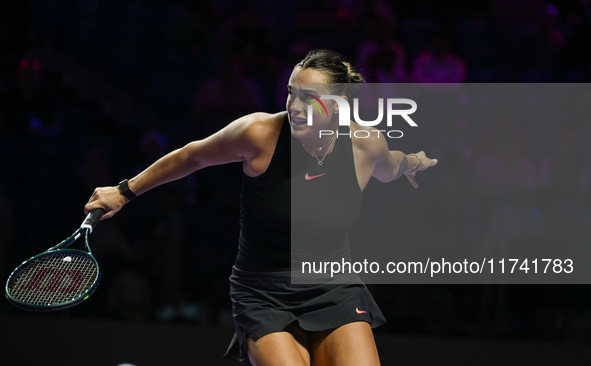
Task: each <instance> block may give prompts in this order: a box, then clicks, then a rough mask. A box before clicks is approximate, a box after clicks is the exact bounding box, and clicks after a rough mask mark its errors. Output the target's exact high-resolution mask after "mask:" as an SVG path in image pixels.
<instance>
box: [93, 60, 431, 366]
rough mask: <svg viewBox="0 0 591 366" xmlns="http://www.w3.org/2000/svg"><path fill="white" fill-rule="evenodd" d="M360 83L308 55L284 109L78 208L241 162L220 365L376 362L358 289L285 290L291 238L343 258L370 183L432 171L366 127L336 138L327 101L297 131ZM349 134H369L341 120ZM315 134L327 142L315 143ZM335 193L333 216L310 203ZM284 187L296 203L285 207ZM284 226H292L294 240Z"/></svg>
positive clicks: (254, 118) (200, 144) (339, 66)
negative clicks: (341, 201) (228, 337)
mask: <svg viewBox="0 0 591 366" xmlns="http://www.w3.org/2000/svg"><path fill="white" fill-rule="evenodd" d="M360 82H363V77H362V76H361V75H359V74H358V73H356V72H355V70H354V69H353V68H352V67H351V66H350V65H349V64H348V63H347V62H345V61H344V60H343V58H342V56H341V55H339V54H337V53H335V52H331V51H325V50H319V51H312V52H310V53H309V54H308V55H307V56H306V58H304V60H303V61H302V62H300V63H299V64H298V65H296V66H295V68H294V70H293V73H292V75H291V77H290V79H289V84H288V86H287V88H288V91H289V97H288V100H287V112H281V113H277V114H267V113H255V114H251V115H247V116H244V117H242V118H240V119H238V120H236V121H234V122H232V123H230V124H229V125H228V126H226V127H225V128H223V129H222V130H221V131H219V132H217V133H215V134H213V135H212V136H210V137H208V138H206V139H204V140H201V141H195V142H191V143H189V144H188V145H186V146H184V147H182V148H180V149H178V150H176V151H173V152H171V153H169V154H168V155H166V156H164V157H163V158H161V159H160V160H158V161H156V162H155V163H154V164H153V165H152V166H150V167H149V168H147V169H146V170H144V171H143V172H141V173H140V174H138V175H137V176H136V177H134V178H132V179H130V180H129V182H125V181H124V182H123V183H122V184H120V186H119V187H103V188H97V189H96V190H95V192H94V193H93V195H92V197H91V199H90V201H89V203H88V204H87V205H86V207H85V210H86V211H87V212H88V211H90V210H92V209H94V208H98V207H102V208H103V209H105V214H104V216H103V219H105V218H109V217H112V216H113V215H114V214H115V213H117V212H118V211H119V210H120V209H121V208H122V207H123V206H124V205H125V204H126V203H128V202H129V199H130V198H134V197H135V195H140V194H142V193H144V192H146V191H148V190H149V189H151V188H154V187H156V186H159V185H161V184H164V183H167V182H170V181H172V180H175V179H179V178H182V177H184V176H186V175H188V174H190V173H192V172H194V171H196V170H199V169H201V168H204V167H207V166H211V165H217V164H225V163H230V162H242V167H243V171H244V177H243V178H244V179H243V190H242V198H241V233H240V243H239V253H238V256H237V258H236V265H235V266H234V268H233V270H232V276H231V277H230V284H231V297H232V304H233V315H234V321H235V324H236V334H235V336H234V339H233V340H232V343H231V344H230V347H229V349H228V352H227V353H226V356H228V357H230V358H233V359H235V360H238V361H246V359H247V358H248V359H250V362H251V363H252V364H253V365H256V366H268V365H281V366H286V365H310V364H314V365H355V366H361V365H379V358H378V353H377V349H376V346H375V342H374V338H373V333H372V330H371V328H372V327H375V326H378V325H380V324H382V323H384V322H385V319H384V318H383V315H382V314H381V312H380V310H379V308H378V307H377V305H376V304H375V302H374V300H373V298H372V297H371V295H370V294H369V292H368V291H367V288H366V287H365V285H363V284H362V283H361V282H360V281H358V282H355V283H347V284H342V285H333V284H318V285H292V284H291V281H290V276H289V269H290V254H291V253H290V246H291V239H292V238H295V239H294V240H300V241H303V242H308V241H315V240H316V241H318V240H320V241H319V243H322V242H323V241H324V242H325V243H330V244H331V245H332V244H335V243H336V246H335V248H338V250H342V249H343V247H345V251H347V250H348V249H347V248H346V246H347V244H348V242H347V230H348V229H349V228H350V226H351V225H352V223H353V222H354V220H355V218H356V217H357V214H358V211H359V206H360V198H361V192H362V191H363V189H364V188H365V186H366V185H367V183H368V181H369V179H370V178H371V177H372V176H374V177H376V178H378V179H379V180H380V181H384V182H388V181H391V180H394V179H396V178H398V177H400V176H402V175H404V174H406V176H407V177H408V179H409V180H410V181H411V183H413V185H414V186H415V187H416V186H417V185H416V182H415V181H414V175H415V173H416V172H417V171H422V170H425V169H427V168H429V167H431V166H433V165H435V164H436V163H437V160H435V159H429V158H427V157H426V156H425V154H424V153H423V152H419V153H417V154H411V155H410V156H407V155H405V154H403V153H401V152H398V151H388V146H387V144H386V141H385V138H384V137H383V136H379V135H378V133H377V132H376V131H374V130H373V129H372V132H373V133H370V134H369V135H370V136H371V137H370V138H359V139H358V138H355V137H354V136H353V137H352V138H348V137H345V138H338V139H337V138H335V136H336V134H335V132H336V131H337V128H338V113H339V108H338V104H337V103H336V102H334V101H332V100H325V101H324V104H325V107H326V111H325V113H322V114H321V113H320V111H319V110H314V111H313V121H314V123H313V126H309V125H308V123H307V113H308V112H307V111H308V109H307V107H308V104H309V103H310V102H309V100H310V98H311V96H310V95H312V96H319V95H322V94H333V95H342V96H343V97H344V98H348V96H347V93H348V92H347V90H346V89H347V88H346V86H349V85H352V84H355V83H360ZM328 83H331V84H328ZM335 87H337V88H340V90H335V89H334V88H335ZM335 93H336V94H335ZM326 112H327V113H326ZM345 127H346V126H345ZM350 129H351V132H353V133H354V132H355V131H357V130H361V129H370V128H368V127H362V126H358V125H356V124H354V123H352V124H351V125H350ZM319 130H332V131H333V134H332V135H331V134H329V133H326V134H324V135H323V136H322V138H319ZM364 136H365V135H364ZM294 142H295V143H294ZM290 163H291V164H290ZM292 165H293V166H292ZM322 169H326V170H323V171H322ZM304 172H305V174H304ZM296 174H297V176H296ZM336 186H339V192H345V193H346V194H345V196H344V197H345V198H346V200H345V205H344V206H343V207H344V209H343V207H340V208H338V209H334V208H331V207H330V205H326V204H321V202H320V203H319V202H318V201H316V199H317V197H322V196H323V195H326V194H329V193H330V192H331V191H334V187H336ZM292 190H296V191H297V193H298V194H299V196H297V197H298V198H302V199H301V201H300V200H299V199H292V197H291V196H290V194H291V193H292V192H291V191H292ZM131 192H133V193H131ZM126 196H127V197H126ZM320 199H322V198H320ZM290 205H294V207H291V206H290ZM311 207H314V210H313V212H311V209H310V208H311ZM331 210H332V211H331ZM335 215H340V216H338V217H339V220H333V221H338V222H339V224H338V225H333V226H330V228H328V226H327V225H323V223H322V222H323V220H327V219H332V218H334V216H335ZM343 217H344V219H343V220H341V219H340V218H343ZM292 223H294V224H295V225H294V227H298V228H299V227H301V228H302V230H301V231H298V232H297V233H295V236H294V235H292V234H293V233H292V232H291V227H292V226H291V224H292ZM314 225H317V226H314ZM311 227H314V228H315V230H316V229H318V228H320V229H318V230H321V231H322V230H324V231H325V232H322V233H320V235H317V236H316V235H315V234H316V232H312V231H306V230H307V229H309V228H311ZM306 233H308V234H306ZM319 238H320V239H319ZM343 244H344V246H343ZM337 254H338V255H341V254H343V255H346V254H347V253H342V252H340V253H337Z"/></svg>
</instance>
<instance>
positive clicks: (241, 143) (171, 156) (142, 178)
mask: <svg viewBox="0 0 591 366" xmlns="http://www.w3.org/2000/svg"><path fill="white" fill-rule="evenodd" d="M258 119H259V118H258V115H257V114H254V115H248V116H245V117H242V118H240V119H238V120H236V121H234V122H232V123H230V124H229V125H228V126H226V127H225V128H223V129H222V130H220V131H219V132H217V133H215V134H213V135H211V136H209V137H207V138H205V139H203V140H199V141H194V142H191V143H189V144H187V145H185V146H184V147H182V148H180V149H177V150H174V151H172V152H170V153H168V154H167V155H165V156H163V157H162V158H160V159H158V160H157V161H156V162H155V163H153V164H152V165H150V166H149V167H148V168H146V169H145V170H144V171H142V172H141V173H139V174H138V175H136V176H135V177H133V178H131V179H130V180H129V181H128V183H129V189H130V190H131V191H132V192H133V193H135V194H136V195H138V196H139V195H140V194H142V193H144V192H147V191H149V190H150V189H152V188H155V187H157V186H159V185H162V184H164V183H168V182H171V181H174V180H177V179H180V178H183V177H185V176H187V175H189V174H191V173H193V172H195V171H197V170H199V169H202V168H205V167H207V166H212V165H219V164H225V163H231V162H239V161H247V160H250V159H252V158H253V155H256V153H257V149H258V148H257V146H259V145H260V143H259V142H258V141H256V140H255V139H256V135H254V134H253V133H251V132H249V127H250V126H252V125H253V123H255V122H256V121H257V120H258ZM128 202H129V200H127V198H125V197H124V196H123V195H122V194H121V192H120V191H119V188H118V187H116V186H115V187H100V188H96V189H95V190H94V192H93V194H92V196H91V197H90V200H89V201H88V203H87V204H86V206H84V211H85V212H86V213H88V212H89V211H90V210H93V209H95V208H103V209H104V210H105V214H104V215H103V217H102V219H107V218H110V217H112V216H113V215H115V214H116V213H117V212H119V210H121V208H122V207H123V206H124V205H125V204H126V203H128Z"/></svg>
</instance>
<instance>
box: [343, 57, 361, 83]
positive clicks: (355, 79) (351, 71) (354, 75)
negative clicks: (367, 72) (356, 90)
mask: <svg viewBox="0 0 591 366" xmlns="http://www.w3.org/2000/svg"><path fill="white" fill-rule="evenodd" d="M343 64H345V66H347V74H348V76H349V79H350V80H351V82H352V83H363V82H365V78H364V77H363V75H361V74H360V73H358V72H357V71H356V70H355V68H354V67H353V65H351V64H350V63H349V62H347V61H343Z"/></svg>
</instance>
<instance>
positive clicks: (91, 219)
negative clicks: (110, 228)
mask: <svg viewBox="0 0 591 366" xmlns="http://www.w3.org/2000/svg"><path fill="white" fill-rule="evenodd" d="M104 213H105V210H103V209H102V208H95V209H94V210H92V211H90V212H89V213H88V215H87V216H86V218H85V219H84V222H82V225H81V226H80V227H83V228H87V229H88V230H90V232H91V233H92V230H93V229H94V228H95V227H96V224H98V222H99V220H100V219H101V217H102V216H103V214H104Z"/></svg>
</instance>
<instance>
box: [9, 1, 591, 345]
mask: <svg viewBox="0 0 591 366" xmlns="http://www.w3.org/2000/svg"><path fill="white" fill-rule="evenodd" d="M0 27H1V29H0V49H1V52H0V169H1V170H0V171H1V173H0V273H1V274H2V275H3V278H6V277H7V276H8V274H9V273H10V270H12V268H14V267H15V266H16V265H17V264H18V263H20V262H21V261H22V260H24V259H26V258H28V257H30V256H32V255H34V254H36V253H38V252H39V251H41V250H44V249H46V248H47V247H48V246H50V245H52V244H53V243H55V242H58V241H59V240H61V239H63V238H64V237H65V236H66V235H69V234H70V231H73V229H74V228H76V227H77V225H79V224H80V222H81V221H82V219H83V206H84V204H85V203H86V202H87V200H88V198H89V197H90V195H91V194H92V191H93V189H94V188H95V187H97V186H104V185H115V184H117V182H119V181H120V180H122V179H124V178H130V177H132V176H133V175H135V174H136V173H138V172H139V171H141V170H142V169H144V168H145V167H147V166H148V165H149V164H151V163H152V162H153V161H155V160H156V159H158V158H159V157H161V156H162V155H164V154H165V153H167V152H168V151H170V150H172V149H175V148H178V147H180V146H183V145H184V144H186V143H188V142H190V141H192V140H196V139H200V138H203V137H205V136H208V135H209V134H211V133H213V132H215V131H217V130H218V129H220V128H221V127H223V126H225V125H226V124H227V123H229V122H231V121H232V120H233V119H235V118H237V117H240V116H242V115H244V114H248V113H251V112H255V111H266V112H276V111H281V110H283V109H284V108H285V98H286V87H285V86H286V83H287V80H288V77H289V74H290V73H291V70H292V68H293V66H294V65H295V64H296V63H297V62H298V61H299V60H301V59H302V58H303V57H304V55H305V54H306V53H307V52H308V51H309V50H310V49H314V48H329V49H333V50H336V51H339V52H341V53H343V54H344V55H346V56H347V57H348V58H349V59H350V60H351V61H352V63H353V64H354V65H356V66H357V67H358V68H359V70H360V72H361V73H362V74H364V75H366V77H367V81H368V82H372V83H540V82H544V83H585V82H589V81H591V42H590V41H589V40H590V39H591V6H590V4H589V1H587V0H563V1H551V2H548V1H544V0H523V1H512V0H486V1H470V0H450V1H435V0H399V1H386V0H301V1H297V2H296V1H291V0H285V1H272V0H241V1H238V0H222V1H214V0H198V1H197V0H196V1H182V0H177V1H175V0H172V1H162V0H143V1H139V0H138V1H114V0H105V1H99V0H29V1H18V0H7V1H3V2H2V3H0ZM587 102H589V103H591V99H589V100H587ZM582 103H584V101H583V102H582ZM496 121H497V123H496V125H489V126H487V128H484V127H483V126H482V125H478V123H479V122H478V121H471V120H457V121H448V122H446V124H445V125H442V126H439V129H440V130H441V131H444V133H442V134H441V136H439V137H440V138H439V140H438V141H437V144H436V146H433V147H429V146H425V147H421V149H424V150H425V151H427V152H428V154H429V151H430V150H433V153H431V154H430V155H433V156H434V157H437V158H438V159H439V160H440V161H441V162H446V163H445V166H443V164H442V166H441V170H442V171H443V173H442V174H441V175H440V176H439V178H440V180H439V181H438V182H437V189H436V190H435V191H434V192H435V193H433V194H432V195H430V196H429V197H428V198H429V199H430V205H431V208H430V209H429V212H431V213H432V215H433V217H432V219H433V220H432V221H433V222H434V226H435V227H434V228H433V230H432V231H430V232H420V231H417V230H413V231H412V232H409V233H408V238H409V240H415V241H418V242H420V241H422V240H438V241H440V242H442V245H444V244H445V243H452V242H454V243H457V242H461V243H465V244H466V245H468V244H469V243H476V242H479V243H482V242H489V243H502V245H505V246H510V245H511V243H516V242H519V241H524V240H529V241H536V240H545V241H548V242H552V241H554V242H564V241H567V240H575V241H576V240H577V239H580V238H589V237H591V235H590V234H591V233H590V232H591V214H590V212H589V204H588V202H591V189H590V181H591V171H590V165H589V158H590V157H591V151H590V150H589V148H588V146H586V144H585V143H584V141H585V140H586V139H588V138H589V137H590V134H589V128H588V127H587V125H586V124H585V123H579V124H573V125H566V124H560V121H557V122H556V123H557V125H558V126H560V128H559V129H558V131H559V132H558V133H557V134H555V135H554V138H553V141H551V142H550V143H549V144H543V145H542V144H536V143H532V141H533V140H535V139H536V136H535V134H534V133H532V132H531V131H530V130H528V129H527V128H523V127H522V126H520V125H519V123H518V122H517V121H515V120H514V119H512V116H511V111H510V110H507V111H506V113H505V114H501V115H499V116H498V118H497V120H496ZM551 127H552V126H538V127H537V128H539V129H544V128H551ZM554 127H555V126H554ZM554 127H552V128H554ZM476 132H477V133H476ZM475 134H476V137H475V138H473V137H474V135H475ZM409 152H410V151H409ZM424 179H425V180H428V179H429V177H427V176H426V177H425V178H424ZM240 183H241V166H240V164H236V165H228V166H220V167H212V168H208V169H206V170H204V171H200V172H198V173H196V174H194V175H191V176H190V177H188V178H187V179H183V180H181V181H178V182H175V183H171V184H169V185H166V186H163V187H160V188H157V189H155V190H153V191H152V192H149V193H147V194H145V195H143V196H142V197H141V198H139V199H138V200H136V201H134V202H133V204H131V205H128V206H127V207H125V209H124V210H123V211H122V212H121V213H120V214H119V215H117V216H116V217H115V218H113V219H111V220H108V221H104V222H102V223H101V224H100V225H99V227H98V228H97V230H96V232H95V233H94V234H93V238H92V242H93V245H92V248H93V251H94V252H95V254H96V257H97V258H98V260H99V263H100V264H101V266H102V269H103V278H102V285H101V286H100V288H99V290H98V292H97V293H96V294H95V295H93V297H94V298H93V301H92V302H90V301H89V302H88V303H86V304H85V305H84V306H81V307H77V308H75V309H73V310H70V311H69V314H71V315H72V316H96V317H115V318H122V319H134V320H150V319H151V320H154V319H157V320H161V321H175V320H183V321H191V322H197V323H214V324H220V323H222V324H228V323H231V321H232V320H231V317H230V315H229V311H230V302H229V298H228V289H227V282H228V281H227V278H228V276H229V274H230V269H231V266H232V263H233V261H234V257H235V255H236V251H237V243H238V231H239V226H238V220H239V215H238V214H239V212H238V200H239V196H240ZM442 212H446V215H453V216H454V217H456V218H460V219H461V220H458V221H461V222H463V223H464V226H460V227H459V226H458V225H445V220H438V219H437V217H436V215H438V213H439V215H441V213H442ZM405 213H406V214H408V215H411V216H410V217H411V220H412V217H419V216H418V215H425V214H424V213H420V212H410V213H408V212H405ZM412 215H415V216H412ZM422 217H428V215H427V216H422ZM373 291H375V296H376V299H377V301H378V303H380V304H381V306H382V307H383V308H384V313H385V314H386V316H387V317H388V319H389V320H390V325H389V326H388V327H387V329H389V330H393V331H412V332H430V333H444V334H445V333H446V332H448V333H449V332H456V333H458V334H482V333H483V332H485V331H483V328H480V327H477V326H474V325H473V324H484V323H494V324H495V325H496V327H493V328H488V329H494V330H493V331H490V330H489V332H491V333H493V334H495V335H497V334H521V335H522V334H527V335H530V334H533V333H535V332H536V331H537V330H538V329H551V330H552V331H556V332H558V333H560V332H561V331H565V330H564V329H571V328H568V326H567V325H568V321H567V320H565V319H563V317H564V315H563V313H560V310H561V309H571V310H572V309H575V310H585V307H584V305H583V304H584V302H585V301H586V300H589V294H588V293H587V292H588V288H586V287H580V286H579V287H567V286H563V287H556V286H546V287H543V288H542V287H537V288H535V289H532V288H530V287H528V288H527V289H526V290H523V289H522V288H519V289H516V288H515V287H510V286H509V287H486V290H483V288H482V287H470V286H446V287H438V288H436V289H434V288H433V287H429V286H406V287H403V286H383V287H381V286H377V287H375V288H373ZM532 293H534V294H535V296H539V298H537V300H538V302H537V304H538V305H536V306H534V307H532V306H531V297H529V298H528V296H530V295H531V294H532ZM432 301H435V302H437V303H438V304H440V305H441V306H438V307H433V306H431V307H427V306H416V304H418V303H423V304H427V303H429V302H432ZM491 304H493V305H491ZM534 308H535V309H534ZM532 309H534V310H536V311H538V312H537V313H535V314H543V318H544V319H546V320H547V319H548V316H549V317H550V319H554V318H556V319H555V321H553V320H551V321H549V322H548V321H546V322H544V321H540V322H537V323H536V319H537V318H536V315H535V314H534V315H532V311H533V310H532ZM0 310H1V311H14V310H13V309H10V308H9V307H8V305H7V304H6V303H3V304H2V305H0ZM548 314H550V315H548ZM556 314H558V315H556ZM560 314H562V315H560ZM512 316H514V317H518V318H519V319H520V320H519V321H517V322H515V321H512V320H514V319H513V318H512ZM561 317H562V318H561ZM590 320H591V319H590ZM462 321H469V323H470V324H468V325H466V326H464V327H461V324H463V323H462ZM573 321H574V320H573ZM588 323H589V322H588ZM540 324H541V325H540ZM565 324H566V325H565ZM565 327H566V328H565ZM556 332H555V333H552V334H557V333H556Z"/></svg>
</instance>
